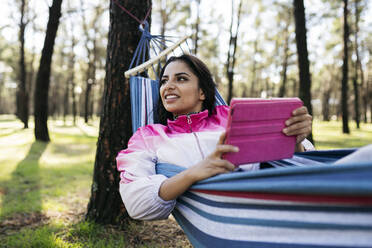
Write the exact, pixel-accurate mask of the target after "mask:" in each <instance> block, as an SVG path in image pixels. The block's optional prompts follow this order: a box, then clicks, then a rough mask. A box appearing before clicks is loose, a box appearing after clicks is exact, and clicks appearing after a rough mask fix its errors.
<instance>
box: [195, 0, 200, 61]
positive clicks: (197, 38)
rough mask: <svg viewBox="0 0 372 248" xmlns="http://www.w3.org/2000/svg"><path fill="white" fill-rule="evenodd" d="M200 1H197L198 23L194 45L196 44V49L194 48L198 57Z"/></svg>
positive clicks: (196, 23) (196, 24)
mask: <svg viewBox="0 0 372 248" xmlns="http://www.w3.org/2000/svg"><path fill="white" fill-rule="evenodd" d="M200 1H201V0H196V2H197V4H198V9H197V12H196V15H197V16H196V22H195V37H194V44H195V47H194V54H195V55H197V54H198V42H199V29H200V27H199V26H200Z"/></svg>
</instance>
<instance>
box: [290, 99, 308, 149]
mask: <svg viewBox="0 0 372 248" xmlns="http://www.w3.org/2000/svg"><path fill="white" fill-rule="evenodd" d="M312 119H313V117H312V116H311V115H310V114H309V112H308V111H307V108H306V107H305V106H302V107H300V108H297V109H295V110H294V111H293V112H292V117H291V118H289V119H288V120H287V121H286V122H285V125H286V126H287V127H286V128H284V129H283V133H284V134H285V135H287V136H292V135H295V136H296V152H302V151H304V147H303V146H302V145H301V142H302V141H303V140H304V139H305V138H306V137H307V136H308V135H309V134H310V133H311V130H312Z"/></svg>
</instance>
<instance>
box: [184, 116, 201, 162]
mask: <svg viewBox="0 0 372 248" xmlns="http://www.w3.org/2000/svg"><path fill="white" fill-rule="evenodd" d="M186 116H187V124H189V128H190V132H191V133H192V134H193V135H194V137H195V139H196V144H197V145H198V148H199V152H200V155H201V156H202V159H204V158H205V157H204V153H203V151H202V149H201V146H200V142H199V138H198V136H197V135H196V133H194V131H192V127H191V123H192V121H191V117H190V115H186Z"/></svg>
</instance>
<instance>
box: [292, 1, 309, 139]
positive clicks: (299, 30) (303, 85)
mask: <svg viewBox="0 0 372 248" xmlns="http://www.w3.org/2000/svg"><path fill="white" fill-rule="evenodd" d="M293 5H294V19H295V26H296V46H297V54H298V68H299V72H300V88H299V97H300V98H301V100H302V101H303V102H304V105H305V106H306V107H307V109H308V111H309V114H311V115H312V113H313V109H312V106H311V75H310V69H309V58H308V52H307V40H306V18H305V6H304V1H303V0H294V1H293ZM307 138H308V139H309V140H310V141H312V142H313V134H312V133H310V134H309V136H308V137H307Z"/></svg>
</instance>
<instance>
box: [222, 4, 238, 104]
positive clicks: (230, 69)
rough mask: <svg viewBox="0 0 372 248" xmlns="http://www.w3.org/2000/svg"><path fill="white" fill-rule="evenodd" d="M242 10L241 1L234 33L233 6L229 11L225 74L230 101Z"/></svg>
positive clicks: (229, 99) (228, 99) (228, 100)
mask: <svg viewBox="0 0 372 248" xmlns="http://www.w3.org/2000/svg"><path fill="white" fill-rule="evenodd" d="M232 6H234V2H233V3H232ZM241 10H242V1H240V3H239V7H238V15H237V24H236V31H235V34H233V25H234V7H232V11H231V24H230V42H229V48H228V52H227V62H226V74H227V80H228V82H229V84H228V87H229V88H228V97H227V102H228V103H230V101H231V98H232V96H233V83H234V68H235V62H236V56H235V54H236V48H237V40H238V33H239V25H240V15H241Z"/></svg>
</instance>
